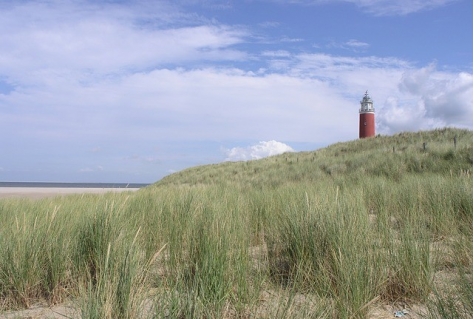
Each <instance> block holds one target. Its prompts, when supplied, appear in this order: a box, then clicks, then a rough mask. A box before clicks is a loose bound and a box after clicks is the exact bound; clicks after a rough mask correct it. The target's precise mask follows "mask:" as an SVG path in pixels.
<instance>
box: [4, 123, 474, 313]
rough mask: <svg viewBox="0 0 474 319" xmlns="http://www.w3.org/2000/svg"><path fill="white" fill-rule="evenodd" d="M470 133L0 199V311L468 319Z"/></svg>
mask: <svg viewBox="0 0 474 319" xmlns="http://www.w3.org/2000/svg"><path fill="white" fill-rule="evenodd" d="M454 141H456V143H454ZM472 141H473V136H472V131H468V130H459V129H441V130H434V131H426V132H417V133H401V134H397V135H394V136H377V137H374V138H369V139H364V140H355V141H351V142H345V143H338V144H335V145H331V146H329V147H327V148H324V149H320V150H317V151H313V152H300V153H287V154H282V155H279V156H274V157H269V158H265V159H261V160H256V161H249V162H226V163H221V164H215V165H206V166H200V167H194V168H190V169H187V170H184V171H182V172H179V173H176V174H173V175H170V176H168V177H166V178H164V179H162V180H161V181H159V182H157V183H156V184H154V185H151V186H149V187H147V188H145V189H142V190H140V191H138V192H135V193H119V194H113V193H110V194H103V195H90V194H88V195H71V196H65V197H58V198H54V199H43V200H37V201H30V200H26V199H3V200H0V307H1V310H2V311H7V310H12V309H21V308H25V307H28V306H30V305H32V304H34V303H36V302H38V301H39V300H43V301H46V302H48V303H50V304H57V303H64V302H65V301H69V302H71V303H72V304H73V305H74V306H75V307H76V308H77V309H78V312H76V313H75V316H76V317H81V318H391V317H393V312H391V310H392V309H403V308H406V309H407V310H408V311H410V316H411V317H412V318H413V317H426V318H472V268H473V265H472V209H473V207H472V201H473V193H472V156H473V150H472ZM71 316H72V315H71ZM0 317H1V315H0Z"/></svg>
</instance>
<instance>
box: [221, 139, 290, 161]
mask: <svg viewBox="0 0 474 319" xmlns="http://www.w3.org/2000/svg"><path fill="white" fill-rule="evenodd" d="M286 152H294V150H293V148H291V147H290V146H288V145H286V144H285V143H281V142H277V141H274V140H272V141H268V142H260V143H258V144H256V145H253V146H249V147H234V148H232V149H230V150H227V151H226V153H227V158H226V161H247V160H256V159H261V158H264V157H268V156H273V155H278V154H283V153H286Z"/></svg>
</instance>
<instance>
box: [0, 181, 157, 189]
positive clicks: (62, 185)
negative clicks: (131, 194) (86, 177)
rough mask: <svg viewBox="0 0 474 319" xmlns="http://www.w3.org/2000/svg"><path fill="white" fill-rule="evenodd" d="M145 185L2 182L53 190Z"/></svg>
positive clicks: (12, 185) (141, 184)
mask: <svg viewBox="0 0 474 319" xmlns="http://www.w3.org/2000/svg"><path fill="white" fill-rule="evenodd" d="M149 185H151V184H144V183H58V182H0V187H53V188H143V187H146V186H149Z"/></svg>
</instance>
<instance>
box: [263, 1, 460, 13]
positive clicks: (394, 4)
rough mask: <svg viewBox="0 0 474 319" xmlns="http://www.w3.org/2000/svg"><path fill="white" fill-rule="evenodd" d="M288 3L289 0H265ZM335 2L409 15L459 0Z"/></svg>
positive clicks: (371, 10)
mask: <svg viewBox="0 0 474 319" xmlns="http://www.w3.org/2000/svg"><path fill="white" fill-rule="evenodd" d="M263 1H271V2H280V3H288V0H263ZM333 1H334V2H336V1H339V2H350V3H353V4H355V5H357V6H359V7H361V8H362V9H363V10H365V11H367V12H368V13H371V14H373V15H376V16H388V15H407V14H411V13H415V12H419V11H423V10H430V9H434V8H437V7H441V6H445V5H447V4H449V3H452V2H455V1H458V0H333ZM289 2H290V3H292V4H300V5H321V4H322V5H324V4H327V3H328V2H330V1H328V0H290V1H289Z"/></svg>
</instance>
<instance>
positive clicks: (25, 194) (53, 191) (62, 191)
mask: <svg viewBox="0 0 474 319" xmlns="http://www.w3.org/2000/svg"><path fill="white" fill-rule="evenodd" d="M139 189H140V188H84V187H0V199H2V198H28V199H41V198H48V197H56V196H64V195H70V194H101V193H107V192H131V191H132V192H133V191H137V190H139Z"/></svg>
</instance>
